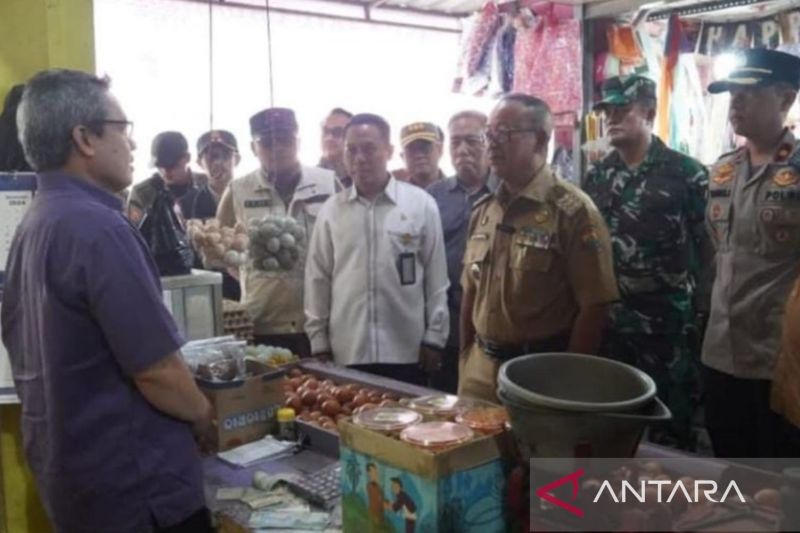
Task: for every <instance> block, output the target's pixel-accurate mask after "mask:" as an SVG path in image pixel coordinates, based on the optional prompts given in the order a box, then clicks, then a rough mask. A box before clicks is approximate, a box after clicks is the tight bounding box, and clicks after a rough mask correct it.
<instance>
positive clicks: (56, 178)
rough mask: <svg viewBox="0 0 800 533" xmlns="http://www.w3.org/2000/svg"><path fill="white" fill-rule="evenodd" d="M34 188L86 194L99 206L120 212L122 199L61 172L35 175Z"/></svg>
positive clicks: (86, 181) (84, 180)
mask: <svg viewBox="0 0 800 533" xmlns="http://www.w3.org/2000/svg"><path fill="white" fill-rule="evenodd" d="M36 187H37V189H38V190H39V191H63V192H71V193H74V194H86V195H88V196H90V197H92V198H93V199H95V200H97V201H98V202H100V203H101V204H103V205H105V206H106V207H109V208H111V209H114V210H115V211H122V199H121V198H119V197H118V196H115V195H114V194H111V193H110V192H108V191H106V190H105V189H101V188H100V187H98V186H97V185H94V184H93V183H90V182H89V181H88V180H86V179H83V178H79V177H77V176H72V175H70V174H65V173H63V172H58V171H55V172H42V173H41V174H38V175H37V179H36Z"/></svg>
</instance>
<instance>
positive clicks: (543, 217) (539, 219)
mask: <svg viewBox="0 0 800 533" xmlns="http://www.w3.org/2000/svg"><path fill="white" fill-rule="evenodd" d="M533 219H534V220H535V221H536V223H537V224H544V223H545V222H547V221H548V220H550V211H548V210H547V209H542V210H541V211H537V212H536V214H535V215H533Z"/></svg>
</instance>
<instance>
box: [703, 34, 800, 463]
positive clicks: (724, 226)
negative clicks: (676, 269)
mask: <svg viewBox="0 0 800 533" xmlns="http://www.w3.org/2000/svg"><path fill="white" fill-rule="evenodd" d="M742 58H743V60H744V61H743V63H742V65H741V66H740V67H738V68H737V69H735V70H734V71H733V72H732V73H731V75H730V77H729V78H728V79H725V80H720V81H716V82H714V83H712V84H711V85H710V86H709V88H708V89H709V91H710V92H711V93H719V92H723V91H730V93H731V106H730V111H729V113H728V115H729V119H730V122H731V126H732V127H733V130H734V131H735V132H736V134H737V135H741V136H742V137H744V138H746V139H747V144H746V145H745V146H744V147H742V148H740V149H739V150H736V151H734V152H731V153H728V154H725V155H723V156H722V157H720V159H719V161H717V162H716V163H715V164H714V165H713V166H712V167H711V172H710V173H709V175H710V176H711V179H710V180H709V199H708V208H707V221H708V227H709V229H710V233H711V239H712V241H713V243H714V246H715V248H716V250H717V254H716V278H715V280H714V288H713V291H712V296H711V314H710V316H709V321H708V327H707V329H706V335H705V340H704V344H703V364H704V365H705V368H704V374H705V375H704V378H705V389H706V410H705V413H706V425H707V427H708V432H709V436H710V437H711V444H712V446H713V449H714V454H715V455H716V456H718V457H728V458H738V457H800V446H798V442H800V439H798V434H797V430H796V429H795V428H793V427H792V426H790V425H789V424H788V423H786V421H785V420H783V419H781V418H780V417H778V416H777V415H776V414H775V413H773V412H772V411H771V410H770V406H769V395H770V387H771V385H772V379H773V372H774V367H775V361H776V358H777V356H778V351H779V348H780V339H781V317H782V314H783V310H784V306H785V304H786V300H787V298H788V297H789V294H790V292H791V289H792V284H793V283H794V281H795V279H796V278H797V275H798V272H800V142H798V141H797V140H796V139H795V137H794V135H793V134H792V132H791V131H790V130H788V129H786V128H785V127H784V123H785V121H786V116H787V113H788V112H789V109H790V108H791V106H792V104H793V103H794V101H795V99H796V97H797V91H798V88H800V59H798V58H797V57H795V56H792V55H789V54H785V53H782V52H777V51H773V50H765V49H753V50H746V51H745V52H744V53H743V54H742Z"/></svg>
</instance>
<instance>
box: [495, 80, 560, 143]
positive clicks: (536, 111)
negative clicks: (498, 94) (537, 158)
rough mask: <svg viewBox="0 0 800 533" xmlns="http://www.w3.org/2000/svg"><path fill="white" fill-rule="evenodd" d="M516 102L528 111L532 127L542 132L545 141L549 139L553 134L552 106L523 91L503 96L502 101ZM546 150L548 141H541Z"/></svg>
mask: <svg viewBox="0 0 800 533" xmlns="http://www.w3.org/2000/svg"><path fill="white" fill-rule="evenodd" d="M505 102H514V103H517V104H520V105H522V107H524V108H525V110H526V111H527V115H528V119H529V120H530V124H531V127H532V128H534V129H536V130H537V131H539V132H541V133H542V135H544V137H545V141H549V140H550V137H552V136H553V114H552V113H551V112H550V106H548V105H547V102H545V101H544V100H542V99H541V98H536V97H535V96H530V95H527V94H522V93H511V94H507V95H505V96H503V97H502V98H501V99H500V103H505ZM540 145H541V146H542V148H543V149H544V150H547V142H543V143H540Z"/></svg>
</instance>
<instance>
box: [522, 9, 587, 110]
mask: <svg viewBox="0 0 800 533" xmlns="http://www.w3.org/2000/svg"><path fill="white" fill-rule="evenodd" d="M520 41H522V42H520ZM517 42H518V43H519V45H518V46H516V47H515V52H516V54H517V57H516V58H515V69H516V68H517V67H518V66H519V65H520V64H522V65H523V72H521V73H519V75H518V76H516V77H515V79H514V90H515V91H519V92H523V93H526V94H533V95H536V96H538V97H539V98H541V99H542V100H544V101H545V102H547V104H548V105H549V106H550V109H551V110H552V111H553V112H554V113H561V112H568V111H575V110H577V109H581V104H582V101H583V95H582V93H583V89H582V87H583V68H582V62H581V33H580V21H578V20H575V19H567V20H558V19H556V18H555V17H542V18H540V19H539V21H538V23H537V24H536V27H535V28H533V29H532V31H529V32H527V33H526V34H524V35H519V39H518V40H517ZM517 72H519V71H517Z"/></svg>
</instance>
